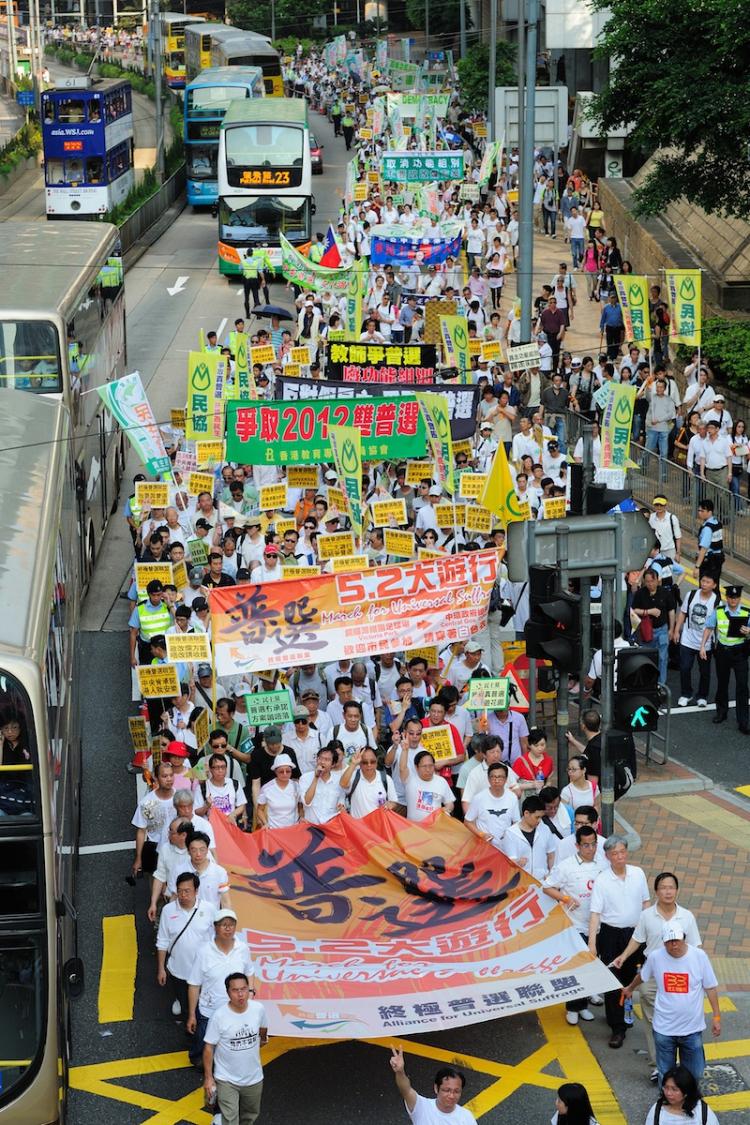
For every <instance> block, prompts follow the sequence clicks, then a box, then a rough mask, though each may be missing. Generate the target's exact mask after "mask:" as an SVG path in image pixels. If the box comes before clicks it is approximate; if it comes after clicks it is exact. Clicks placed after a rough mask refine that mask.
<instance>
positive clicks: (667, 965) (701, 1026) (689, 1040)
mask: <svg viewBox="0 0 750 1125" xmlns="http://www.w3.org/2000/svg"><path fill="white" fill-rule="evenodd" d="M662 941H663V943H664V945H663V947H662V948H661V949H657V950H656V951H655V952H654V953H651V954H649V956H648V957H647V958H646V961H645V963H644V965H643V966H642V968H641V971H640V973H637V974H636V976H635V978H634V979H633V980H632V981H631V982H630V984H629V985H628V986H627V988H625V989H624V990H623V991H624V995H625V996H626V997H629V996H632V995H633V992H634V991H635V989H636V988H637V987H638V985H639V984H640V983H641V981H642V980H652V979H653V980H655V981H656V1001H655V1004H654V1042H655V1044H656V1066H657V1069H658V1071H659V1085H660V1086H661V1084H662V1082H663V1081H664V1075H665V1074H666V1073H667V1071H668V1070H671V1069H672V1067H673V1066H675V1065H676V1063H677V1055H678V1052H679V1056H680V1065H681V1066H684V1067H687V1069H688V1070H689V1071H690V1073H691V1074H692V1075H693V1077H694V1078H695V1080H696V1082H700V1080H701V1079H702V1078H703V1071H704V1070H705V1066H706V1056H705V1054H704V1051H703V1032H704V1031H705V1029H706V1019H705V1016H704V1014H703V994H704V992H705V994H706V996H707V997H708V1002H709V1004H710V1005H711V1011H712V1013H713V1019H712V1021H711V1032H712V1034H713V1037H714V1038H716V1037H717V1036H719V1035H721V1014H720V1012H719V993H718V989H717V985H718V983H719V982H718V981H717V979H716V974H715V973H714V970H713V967H712V965H711V962H710V961H709V959H708V956H707V955H706V954H705V953H704V951H703V950H702V949H698V948H696V947H695V946H691V945H688V943H687V942H686V941H685V930H684V928H683V926H682V925H681V923H679V922H675V921H671V922H667V924H666V925H665V927H664V931H663V933H662Z"/></svg>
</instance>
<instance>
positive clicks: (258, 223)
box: [219, 195, 310, 242]
mask: <svg viewBox="0 0 750 1125" xmlns="http://www.w3.org/2000/svg"><path fill="white" fill-rule="evenodd" d="M219 222H220V223H221V237H222V238H230V239H231V238H236V239H238V240H239V241H250V242H252V241H261V240H264V239H275V240H277V241H278V237H279V234H280V233H281V234H283V235H285V236H286V237H287V238H288V239H289V240H290V242H294V241H300V239H302V238H303V237H304V238H309V231H310V199H309V197H308V196H295V195H290V196H276V197H275V198H270V197H268V198H266V197H263V198H253V197H252V196H250V197H248V196H231V195H230V196H223V197H222V199H221V201H220V205H219Z"/></svg>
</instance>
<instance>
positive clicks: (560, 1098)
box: [552, 1082, 596, 1125]
mask: <svg viewBox="0 0 750 1125" xmlns="http://www.w3.org/2000/svg"><path fill="white" fill-rule="evenodd" d="M552 1125H596V1118H595V1117H594V1109H593V1106H592V1105H591V1098H590V1097H589V1095H588V1091H587V1089H586V1087H585V1086H582V1085H581V1083H580V1082H563V1084H562V1086H561V1087H560V1088H559V1090H558V1091H557V1098H556V1099H555V1112H554V1114H553V1115H552Z"/></svg>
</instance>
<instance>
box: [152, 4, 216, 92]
mask: <svg viewBox="0 0 750 1125" xmlns="http://www.w3.org/2000/svg"><path fill="white" fill-rule="evenodd" d="M160 22H161V53H162V57H163V59H164V77H165V78H166V81H167V86H169V88H170V90H181V89H182V88H183V86H184V85H185V28H186V27H187V26H188V24H191V23H204V22H205V21H204V19H203V16H186V15H184V14H183V13H182V12H162V14H161V17H160Z"/></svg>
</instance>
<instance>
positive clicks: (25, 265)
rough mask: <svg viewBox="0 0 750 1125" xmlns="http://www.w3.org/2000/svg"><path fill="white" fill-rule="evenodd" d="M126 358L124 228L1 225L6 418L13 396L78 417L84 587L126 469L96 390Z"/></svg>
mask: <svg viewBox="0 0 750 1125" xmlns="http://www.w3.org/2000/svg"><path fill="white" fill-rule="evenodd" d="M125 360H126V354H125V290H124V284H123V269H122V256H121V250H120V240H119V231H118V230H117V228H116V227H113V226H111V225H110V224H109V223H84V222H81V223H75V224H71V223H64V224H63V223H61V224H50V223H22V222H6V223H0V415H2V414H7V413H8V412H9V410H10V405H9V402H6V400H5V396H4V393H3V392H4V391H5V390H6V389H11V390H13V389H15V390H22V391H23V392H24V393H26V394H29V395H30V396H49V397H51V398H55V399H60V400H61V401H62V402H63V404H64V405H65V407H66V409H67V410H68V412H69V414H70V419H71V427H72V440H71V442H70V445H71V450H72V457H73V466H74V475H75V486H76V487H75V505H74V507H75V518H76V520H77V523H78V532H77V535H76V543H77V545H78V550H79V552H80V559H79V570H80V573H81V581H82V583H83V584H84V585H85V584H86V583H87V582H88V580H89V577H90V575H91V572H92V569H93V565H94V560H95V558H96V554H97V550H98V548H99V545H100V543H101V540H102V536H103V534H104V529H105V527H106V525H107V521H108V519H109V516H110V513H111V512H112V511H113V510H114V508H115V505H116V504H117V494H118V490H119V487H120V480H121V476H122V471H123V468H124V464H125V461H124V445H123V442H124V435H123V434H122V433H121V432H120V431H119V429H118V427H117V425H116V424H115V423H114V421H113V419H112V417H111V416H110V415H109V413H108V412H107V411H106V410H105V408H104V404H103V403H102V401H101V398H100V397H99V395H98V394H96V388H97V387H99V386H102V385H103V384H104V383H107V382H109V381H110V380H111V379H119V378H120V377H121V376H122V375H124V374H125ZM89 392H91V393H89ZM14 398H15V396H14ZM29 440H31V439H29Z"/></svg>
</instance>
